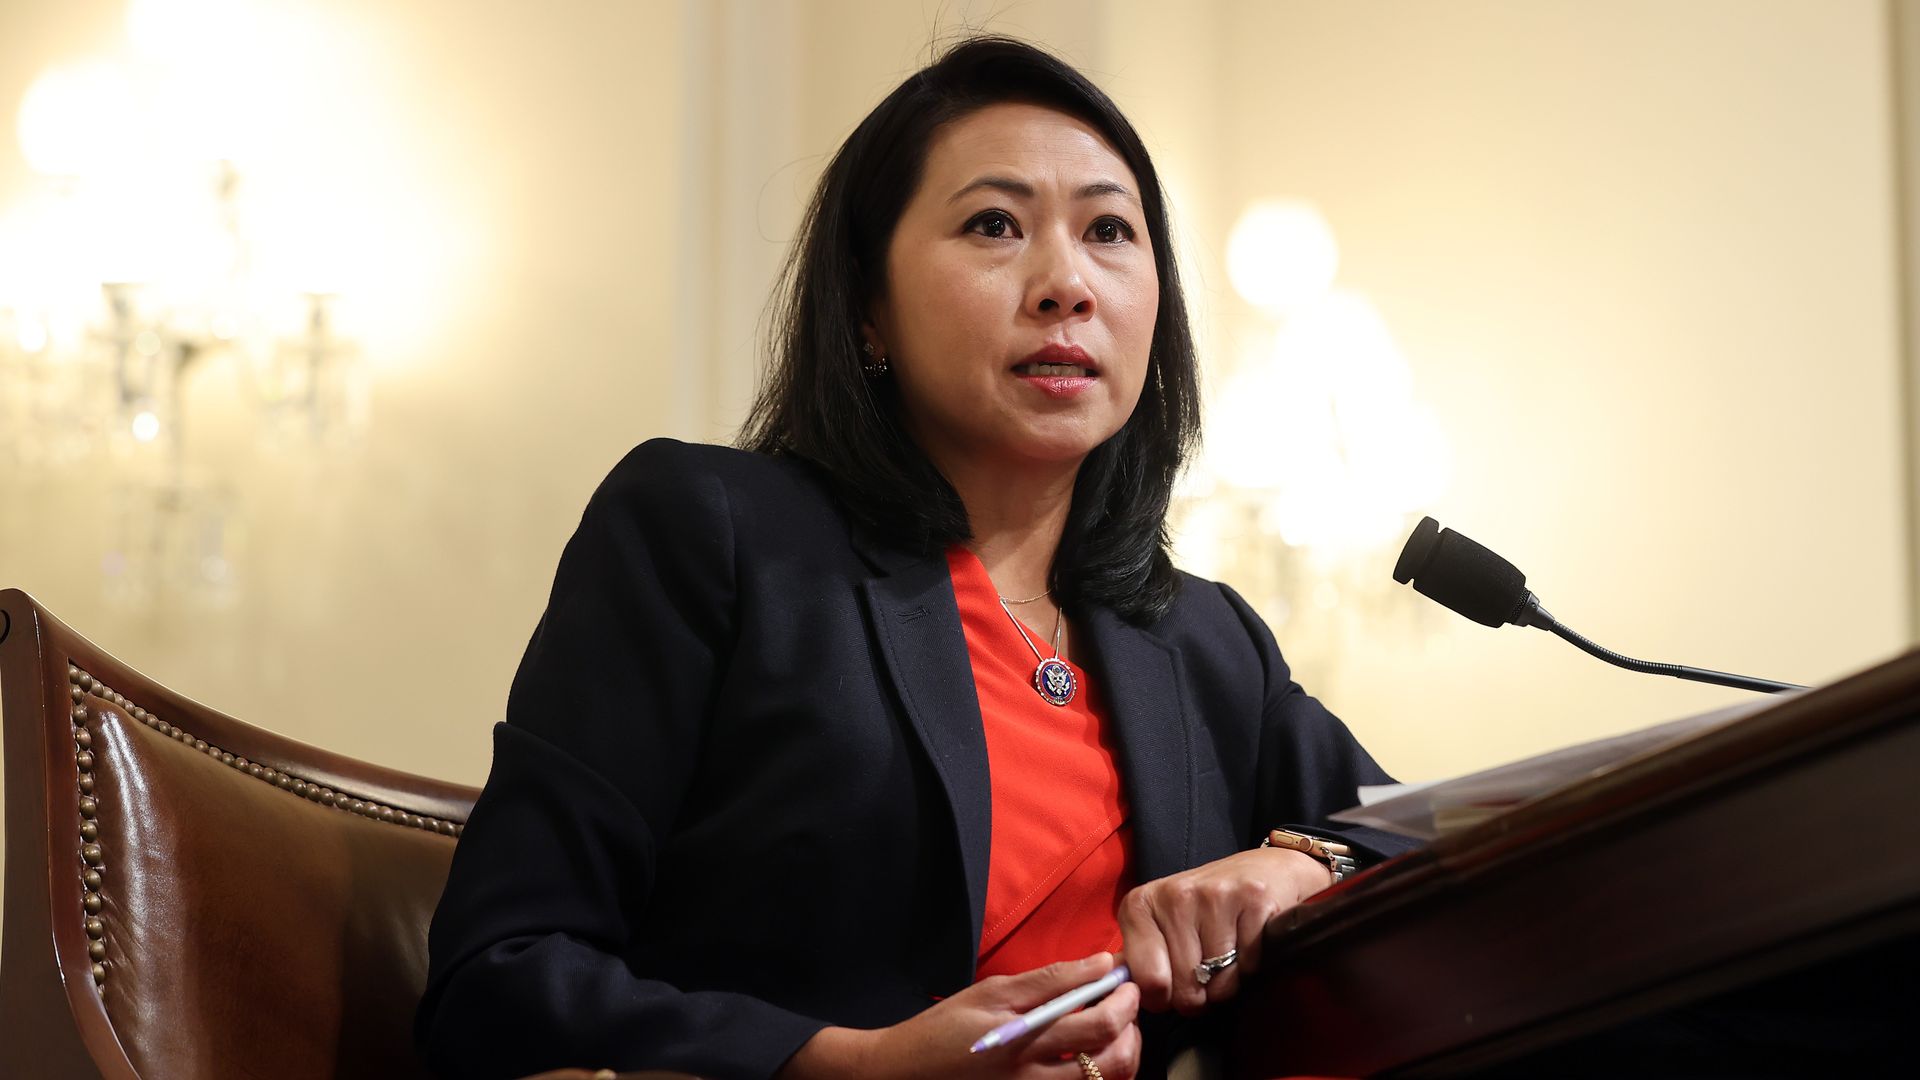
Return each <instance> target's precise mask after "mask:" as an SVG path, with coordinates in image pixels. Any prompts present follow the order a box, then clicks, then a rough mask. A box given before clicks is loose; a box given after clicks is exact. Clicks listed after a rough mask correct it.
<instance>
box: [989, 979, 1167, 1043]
mask: <svg viewBox="0 0 1920 1080" xmlns="http://www.w3.org/2000/svg"><path fill="white" fill-rule="evenodd" d="M1131 978H1133V974H1132V973H1131V972H1129V971H1128V970H1127V965H1125V964H1121V965H1119V966H1118V967H1116V968H1114V969H1113V970H1112V971H1109V972H1107V973H1106V974H1105V975H1102V976H1100V977H1099V978H1097V979H1095V980H1093V981H1092V982H1090V983H1088V984H1086V985H1085V986H1078V987H1075V988H1073V989H1072V990H1069V991H1067V992H1066V993H1064V994H1061V995H1060V996H1059V997H1057V998H1054V999H1053V1000H1052V1001H1049V1002H1047V1003H1046V1004H1045V1005H1042V1006H1040V1007H1039V1008H1037V1009H1033V1010H1031V1011H1029V1012H1026V1013H1023V1014H1021V1015H1019V1016H1016V1017H1014V1018H1013V1019H1011V1020H1009V1021H1007V1022H1006V1023H1004V1024H1001V1025H1000V1026H999V1027H997V1028H994V1029H993V1030H992V1031H989V1032H987V1033H986V1034H985V1035H982V1036H980V1039H979V1041H978V1042H975V1043H974V1044H973V1046H972V1047H971V1048H969V1049H968V1050H967V1053H969V1054H977V1053H979V1052H980V1051H982V1050H991V1049H993V1048H994V1047H996V1046H999V1045H1000V1044H1002V1043H1008V1042H1012V1041H1013V1040H1015V1039H1017V1038H1019V1037H1020V1036H1022V1035H1025V1034H1026V1033H1027V1032H1029V1031H1038V1030H1039V1029H1041V1028H1043V1027H1046V1026H1047V1025H1048V1024H1051V1023H1053V1022H1054V1021H1055V1020H1058V1019H1060V1018H1061V1017H1063V1016H1065V1015H1067V1014H1068V1013H1070V1012H1072V1011H1073V1010H1075V1009H1077V1008H1079V1007H1080V1006H1082V1005H1085V1004H1087V1003H1088V1002H1090V1001H1098V1000H1100V999H1101V998H1103V997H1106V996H1107V995H1108V994H1111V993H1112V992H1113V991H1114V990H1115V989H1117V988H1118V987H1119V985H1120V984H1121V983H1123V982H1126V981H1127V980H1128V979H1131Z"/></svg>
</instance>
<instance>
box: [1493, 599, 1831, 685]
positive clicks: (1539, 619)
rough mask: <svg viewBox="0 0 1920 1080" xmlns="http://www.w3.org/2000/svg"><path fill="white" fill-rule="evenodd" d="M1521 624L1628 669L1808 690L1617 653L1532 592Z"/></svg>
mask: <svg viewBox="0 0 1920 1080" xmlns="http://www.w3.org/2000/svg"><path fill="white" fill-rule="evenodd" d="M1513 621H1514V622H1515V623H1516V624H1518V625H1520V626H1536V627H1539V628H1540V629H1542V630H1545V631H1547V632H1549V633H1552V634H1554V635H1555V636H1557V637H1559V638H1560V639H1562V640H1563V641H1567V642H1570V643H1571V644H1572V645H1573V646H1574V647H1575V648H1577V649H1579V650H1580V651H1581V652H1584V653H1586V654H1587V655H1588V656H1594V657H1598V658H1599V659H1601V660H1605V661H1606V662H1607V663H1609V664H1612V665H1613V666H1615V667H1623V668H1626V669H1627V670H1628V671H1638V672H1640V673H1642V674H1645V675H1671V676H1673V677H1674V678H1676V679H1686V680H1688V681H1690V682H1703V683H1712V684H1714V685H1715V686H1731V687H1733V688H1734V689H1736V690H1758V691H1761V692H1762V693H1767V694H1778V693H1781V692H1783V691H1786V690H1805V689H1806V687H1804V686H1798V685H1796V684H1794V683H1784V682H1775V681H1773V680H1772V679H1756V678H1754V677H1753V676H1751V675H1734V674H1731V673H1729V672H1725V671H1710V670H1708V669H1707V668H1697V667H1688V666H1687V665H1685V664H1663V663H1661V662H1659V661H1657V660H1636V659H1634V658H1633V657H1631V656H1627V655H1625V654H1624V653H1617V652H1614V651H1613V650H1612V649H1609V648H1607V647H1606V646H1605V645H1601V644H1599V643H1598V642H1595V641H1593V640H1591V639H1589V638H1588V637H1587V636H1586V635H1584V634H1581V633H1579V632H1578V631H1576V630H1574V629H1573V628H1571V627H1569V626H1566V625H1565V624H1563V623H1561V622H1560V620H1558V619H1556V618H1554V617H1553V616H1552V614H1550V613H1549V612H1548V611H1547V609H1546V608H1544V607H1541V606H1540V601H1539V600H1537V599H1535V598H1534V595H1533V594H1532V593H1528V594H1527V604H1526V610H1525V612H1524V613H1523V614H1522V615H1521V616H1520V617H1518V618H1516V619H1514V620H1513Z"/></svg>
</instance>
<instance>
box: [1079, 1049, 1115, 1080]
mask: <svg viewBox="0 0 1920 1080" xmlns="http://www.w3.org/2000/svg"><path fill="white" fill-rule="evenodd" d="M1073 1060H1075V1061H1077V1062H1079V1063H1080V1077H1081V1080H1107V1078H1106V1077H1104V1076H1102V1075H1100V1066H1098V1065H1095V1064H1094V1063H1093V1058H1092V1057H1091V1056H1090V1055H1087V1054H1075V1055H1073Z"/></svg>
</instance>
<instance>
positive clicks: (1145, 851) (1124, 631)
mask: <svg viewBox="0 0 1920 1080" xmlns="http://www.w3.org/2000/svg"><path fill="white" fill-rule="evenodd" d="M1082 626H1083V627H1084V629H1085V631H1086V639H1087V640H1086V642H1085V644H1086V645H1088V646H1089V647H1090V648H1089V651H1090V653H1091V657H1090V659H1091V663H1088V662H1087V661H1086V660H1083V661H1082V663H1083V664H1084V665H1085V666H1087V667H1090V668H1092V669H1093V670H1092V675H1093V676H1094V677H1095V678H1098V679H1099V680H1100V682H1101V689H1102V690H1103V692H1104V693H1103V697H1104V698H1105V700H1106V705H1107V710H1108V713H1109V720H1110V722H1111V723H1112V724H1113V726H1114V731H1115V734H1116V736H1117V741H1118V743H1119V750H1120V773H1121V776H1122V777H1123V778H1124V780H1123V783H1124V784H1125V787H1126V792H1127V801H1128V803H1129V804H1130V805H1131V807H1132V817H1133V845H1134V847H1133V850H1134V879H1135V881H1134V883H1135V884H1139V883H1141V882H1146V881H1152V880H1153V879H1155V878H1159V877H1165V876H1166V875H1168V874H1172V873H1175V872H1178V871H1180V870H1185V869H1187V868H1188V867H1190V866H1192V865H1193V819H1194V806H1193V797H1194V788H1195V784H1194V772H1193V768H1194V766H1193V729H1192V721H1191V718H1190V717H1188V715H1187V710H1186V708H1185V702H1184V701H1183V698H1182V694H1181V692H1180V680H1179V678H1178V672H1177V671H1176V670H1175V666H1174V653H1173V651H1172V650H1171V649H1170V648H1168V647H1167V645H1166V644H1164V643H1163V642H1161V641H1160V640H1159V639H1158V638H1156V637H1154V636H1153V635H1152V634H1149V633H1147V632H1146V631H1145V630H1142V629H1140V628H1138V627H1136V626H1133V625H1131V624H1129V623H1127V622H1126V621H1124V620H1122V619H1121V618H1120V617H1119V616H1118V615H1115V614H1114V613H1113V612H1111V611H1108V610H1106V609H1105V608H1096V609H1094V610H1093V611H1092V613H1091V614H1090V615H1089V616H1088V617H1087V618H1086V619H1085V620H1084V621H1083V623H1082Z"/></svg>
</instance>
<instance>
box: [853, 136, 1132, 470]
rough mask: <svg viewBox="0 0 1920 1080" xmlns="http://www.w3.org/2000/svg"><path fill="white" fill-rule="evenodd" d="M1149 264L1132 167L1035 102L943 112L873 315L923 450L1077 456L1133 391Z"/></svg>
mask: <svg viewBox="0 0 1920 1080" xmlns="http://www.w3.org/2000/svg"><path fill="white" fill-rule="evenodd" d="M1159 304H1160V282H1159V278H1158V277H1157V276H1156V274H1155V271H1154V260H1153V246H1152V243H1151V240H1150V238H1149V236H1148V235H1147V223H1146V215H1145V213H1144V212H1143V210H1142V207H1141V203H1140V194H1139V183H1138V181H1137V180H1136V179H1135V177H1134V175H1133V171H1132V170H1131V169H1129V168H1127V165H1126V162H1125V161H1124V160H1123V159H1122V158H1121V157H1120V155H1119V154H1117V153H1115V152H1114V150H1113V148H1112V147H1111V146H1109V145H1108V143H1107V141H1106V140H1105V139H1104V138H1103V137H1101V135H1100V134H1098V132H1097V131H1096V130H1095V129H1094V128H1092V127H1090V126H1088V125H1087V124H1085V123H1082V122H1081V121H1079V120H1077V119H1074V118H1073V117H1070V116H1067V115H1066V114H1064V113H1059V112H1055V111H1053V110H1051V109H1047V108H1043V107H1040V106H1036V105H1017V104H1001V105H990V106H987V107H986V108H983V109H980V110H979V111H977V112H973V113H970V114H968V115H967V116H965V117H962V118H961V119H959V120H956V121H954V122H952V123H950V124H948V125H946V126H945V127H944V128H942V129H941V130H940V131H939V132H938V133H937V134H936V135H935V136H934V139H933V142H932V145H931V146H930V147H929V150H928V153H927V160H926V164H925V167H924V170H923V175H922V177H921V180H920V187H919V190H917V191H915V192H914V194H913V198H912V199H911V200H910V201H909V202H908V204H907V207H906V210H905V211H904V212H903V213H902V215H901V217H900V221H899V224H898V225H897V226H896V227H895V229H894V233H893V239H892V241H891V243H890V244H889V245H888V249H887V288H886V294H885V296H883V297H882V298H880V299H879V300H877V301H876V302H875V303H874V305H873V307H872V320H871V324H870V327H869V333H870V334H872V335H873V341H872V342H871V344H873V345H874V346H875V347H876V349H878V350H879V351H880V352H881V353H883V354H884V355H885V356H886V357H887V358H888V361H889V363H890V364H891V366H892V369H893V374H892V376H891V377H892V378H894V379H896V380H898V382H899V388H900V398H901V402H902V404H903V406H904V408H905V410H906V419H907V425H908V428H909V429H910V430H911V431H912V432H913V434H914V437H915V438H916V439H917V440H918V441H919V442H920V445H921V447H922V449H924V450H925V451H926V452H927V454H928V456H929V457H931V458H932V459H933V461H934V462H935V464H937V465H940V466H942V467H943V468H948V469H951V468H954V467H957V466H966V465H1031V464H1036V463H1064V464H1077V463H1078V462H1079V461H1080V459H1082V458H1084V457H1085V456H1086V455H1087V453H1088V451H1090V450H1092V449H1093V448H1094V447H1096V446H1098V445H1100V443H1102V442H1104V441H1105V440H1106V439H1108V438H1109V437H1111V436H1112V435H1113V434H1114V433H1115V432H1117V431H1119V430H1120V428H1121V425H1123V424H1125V423H1126V422H1127V417H1128V416H1130V415H1132V413H1133V407H1134V404H1135V403H1136V402H1138V401H1139V400H1140V389H1141V386H1142V385H1143V383H1144V382H1145V380H1146V374H1147V355H1148V352H1149V350H1150V349H1151V346H1152V342H1153V323H1154V315H1155V313H1156V312H1157V311H1158V309H1159Z"/></svg>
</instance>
